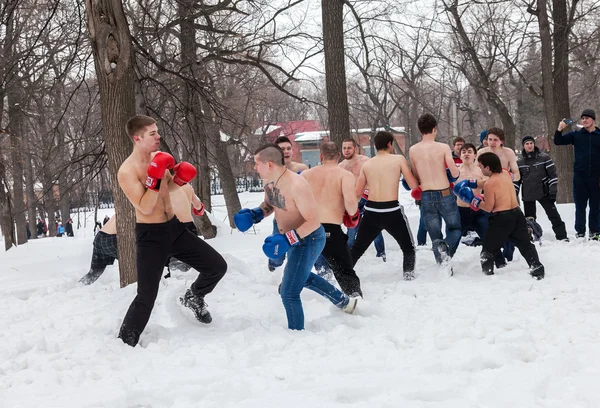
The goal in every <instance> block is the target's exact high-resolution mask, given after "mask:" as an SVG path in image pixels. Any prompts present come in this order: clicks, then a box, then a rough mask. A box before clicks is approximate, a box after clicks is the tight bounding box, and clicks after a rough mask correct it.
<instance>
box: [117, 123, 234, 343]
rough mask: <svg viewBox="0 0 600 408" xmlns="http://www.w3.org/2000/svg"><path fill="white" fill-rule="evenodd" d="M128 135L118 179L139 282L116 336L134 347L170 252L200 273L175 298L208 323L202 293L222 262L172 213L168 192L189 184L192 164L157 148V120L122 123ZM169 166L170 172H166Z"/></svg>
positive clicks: (223, 268)
mask: <svg viewBox="0 0 600 408" xmlns="http://www.w3.org/2000/svg"><path fill="white" fill-rule="evenodd" d="M127 134H128V135H129V137H130V138H131V140H132V142H133V151H132V152H131V154H130V155H129V157H127V159H125V161H124V162H123V164H122V165H121V167H120V168H119V172H118V174H117V180H118V182H119V186H120V187H121V189H122V190H123V192H124V193H125V195H126V196H127V198H128V199H129V201H130V202H131V204H132V205H133V206H134V207H135V219H136V227H135V232H136V251H137V259H136V267H137V277H138V282H137V283H138V286H137V296H136V297H135V299H134V300H133V302H132V303H131V306H129V310H128V311H127V314H126V315H125V318H124V319H123V324H122V325H121V330H120V331H119V338H121V339H122V340H123V342H125V343H126V344H129V345H130V346H135V345H136V344H137V343H138V341H139V338H140V335H141V334H142V332H143V331H144V328H145V327H146V324H147V323H148V319H150V314H151V312H152V308H153V307H154V301H155V300H156V296H157V294H158V287H159V284H160V280H161V277H162V270H163V267H164V265H165V262H166V260H167V259H168V258H169V256H171V255H172V256H175V257H176V258H177V259H179V260H181V261H183V262H185V263H187V264H188V265H190V266H191V267H192V268H194V269H196V270H197V271H198V272H200V274H199V275H198V278H197V279H196V281H195V282H194V283H192V285H191V287H190V289H188V290H187V291H186V292H185V294H184V296H182V297H181V298H180V300H181V303H182V304H183V305H184V306H185V307H188V308H190V309H191V310H192V312H193V313H194V316H195V317H196V319H198V320H199V321H200V322H202V323H210V322H211V321H212V317H211V315H210V313H209V311H208V309H207V307H206V303H205V302H204V297H205V296H206V295H207V294H208V293H210V292H212V290H213V289H214V288H215V286H216V285H217V283H218V282H219V281H220V280H221V278H222V277H223V275H225V272H226V271H227V264H226V262H225V260H224V259H223V257H221V255H219V253H217V251H215V250H214V249H213V248H212V247H211V246H210V245H208V244H207V243H206V242H205V241H203V240H202V239H200V238H199V237H198V236H197V235H194V234H193V233H191V232H190V231H189V230H188V229H187V228H186V227H185V225H183V224H182V223H181V222H180V221H179V220H178V219H177V217H176V216H175V215H174V213H173V207H172V205H171V199H170V196H169V192H170V191H172V190H174V189H178V188H181V186H182V185H184V184H185V183H188V182H190V181H191V180H192V179H193V178H194V177H195V176H196V168H195V167H194V166H193V165H191V164H190V163H187V162H182V163H179V164H176V163H175V159H173V157H172V156H171V155H170V154H168V153H165V152H157V150H158V148H159V146H160V135H159V133H158V128H157V126H156V121H155V120H154V119H152V118H150V117H148V116H143V115H138V116H135V117H133V118H131V119H130V120H129V121H128V122H127ZM171 169H173V171H174V175H171V173H170V172H169V170H171Z"/></svg>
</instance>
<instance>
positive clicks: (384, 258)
mask: <svg viewBox="0 0 600 408" xmlns="http://www.w3.org/2000/svg"><path fill="white" fill-rule="evenodd" d="M375 257H376V258H381V259H382V260H383V262H386V261H387V258H386V257H385V254H377V255H375Z"/></svg>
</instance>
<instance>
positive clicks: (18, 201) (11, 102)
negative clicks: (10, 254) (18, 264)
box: [7, 81, 27, 245]
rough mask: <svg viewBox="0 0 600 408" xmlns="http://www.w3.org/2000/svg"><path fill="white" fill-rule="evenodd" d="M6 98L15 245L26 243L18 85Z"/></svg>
mask: <svg viewBox="0 0 600 408" xmlns="http://www.w3.org/2000/svg"><path fill="white" fill-rule="evenodd" d="M7 96H8V117H9V128H8V131H9V137H10V156H11V162H12V176H13V177H12V178H13V186H12V188H13V195H12V196H13V208H12V209H13V214H14V221H15V223H16V226H17V228H16V230H17V245H23V244H25V243H26V242H27V227H26V220H25V191H24V188H23V158H22V156H21V153H22V151H23V147H22V145H21V141H20V138H21V137H22V135H23V98H22V89H21V88H20V84H18V83H17V82H15V81H12V82H11V86H10V87H9V91H8V92H7Z"/></svg>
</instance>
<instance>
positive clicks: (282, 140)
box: [273, 136, 292, 145]
mask: <svg viewBox="0 0 600 408" xmlns="http://www.w3.org/2000/svg"><path fill="white" fill-rule="evenodd" d="M273 143H275V144H276V145H278V144H279V143H289V144H292V141H291V140H290V138H289V137H287V136H279V137H278V138H277V139H275V142H273Z"/></svg>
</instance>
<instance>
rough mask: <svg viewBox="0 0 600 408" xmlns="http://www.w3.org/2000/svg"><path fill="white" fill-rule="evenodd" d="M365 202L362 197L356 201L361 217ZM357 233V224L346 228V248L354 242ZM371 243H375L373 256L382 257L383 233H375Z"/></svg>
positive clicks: (383, 253)
mask: <svg viewBox="0 0 600 408" xmlns="http://www.w3.org/2000/svg"><path fill="white" fill-rule="evenodd" d="M366 203H367V200H365V198H364V197H361V198H360V201H359V202H358V210H359V211H360V215H361V217H362V215H363V213H364V212H365V204H366ZM357 233H358V225H357V226H356V227H354V228H348V232H347V234H348V248H352V245H353V244H354V241H356V234H357ZM373 243H374V244H375V251H377V254H376V255H375V256H377V257H382V256H385V241H384V240H383V234H382V233H381V232H380V233H379V235H377V236H376V237H375V241H373Z"/></svg>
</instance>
